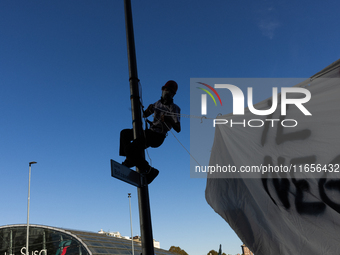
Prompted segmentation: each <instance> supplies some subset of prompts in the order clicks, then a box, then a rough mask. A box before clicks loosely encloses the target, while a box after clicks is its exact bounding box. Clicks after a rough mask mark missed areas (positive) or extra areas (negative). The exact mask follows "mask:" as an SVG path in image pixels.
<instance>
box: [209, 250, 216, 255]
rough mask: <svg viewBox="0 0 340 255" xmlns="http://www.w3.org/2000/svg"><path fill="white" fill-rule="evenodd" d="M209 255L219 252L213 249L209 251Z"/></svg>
mask: <svg viewBox="0 0 340 255" xmlns="http://www.w3.org/2000/svg"><path fill="white" fill-rule="evenodd" d="M207 255H218V252H217V251H215V250H211V251H209V252H208V254H207Z"/></svg>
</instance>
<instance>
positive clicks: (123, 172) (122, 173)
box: [111, 159, 140, 187]
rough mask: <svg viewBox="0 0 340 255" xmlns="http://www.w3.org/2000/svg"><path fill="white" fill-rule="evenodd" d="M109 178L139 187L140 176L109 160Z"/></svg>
mask: <svg viewBox="0 0 340 255" xmlns="http://www.w3.org/2000/svg"><path fill="white" fill-rule="evenodd" d="M111 176H112V177H115V178H117V179H119V180H121V181H124V182H127V183H129V184H132V185H133V186H135V187H140V174H139V173H137V172H136V171H133V170H131V169H130V168H128V167H126V166H124V165H122V164H119V163H118V162H116V161H114V160H113V159H111Z"/></svg>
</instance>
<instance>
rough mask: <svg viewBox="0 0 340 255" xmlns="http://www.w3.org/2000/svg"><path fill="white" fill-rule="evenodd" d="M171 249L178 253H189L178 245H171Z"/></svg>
mask: <svg viewBox="0 0 340 255" xmlns="http://www.w3.org/2000/svg"><path fill="white" fill-rule="evenodd" d="M169 251H171V252H174V253H177V254H181V255H188V253H186V252H185V250H182V249H181V248H179V247H178V246H171V247H170V249H169Z"/></svg>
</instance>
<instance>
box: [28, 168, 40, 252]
mask: <svg viewBox="0 0 340 255" xmlns="http://www.w3.org/2000/svg"><path fill="white" fill-rule="evenodd" d="M36 163H37V162H35V161H31V162H29V164H28V165H29V170H28V198H27V233H26V255H29V252H28V243H29V218H30V190H31V165H33V164H36Z"/></svg>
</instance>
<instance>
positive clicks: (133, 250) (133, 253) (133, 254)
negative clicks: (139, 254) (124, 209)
mask: <svg viewBox="0 0 340 255" xmlns="http://www.w3.org/2000/svg"><path fill="white" fill-rule="evenodd" d="M128 197H129V204H130V226H131V246H132V255H135V249H134V247H133V231H132V215H131V193H128Z"/></svg>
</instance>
